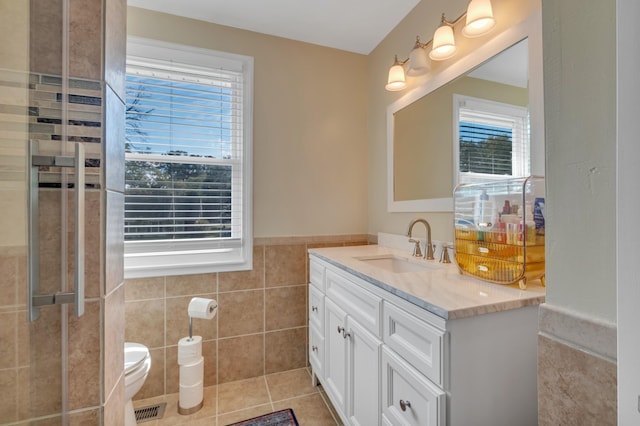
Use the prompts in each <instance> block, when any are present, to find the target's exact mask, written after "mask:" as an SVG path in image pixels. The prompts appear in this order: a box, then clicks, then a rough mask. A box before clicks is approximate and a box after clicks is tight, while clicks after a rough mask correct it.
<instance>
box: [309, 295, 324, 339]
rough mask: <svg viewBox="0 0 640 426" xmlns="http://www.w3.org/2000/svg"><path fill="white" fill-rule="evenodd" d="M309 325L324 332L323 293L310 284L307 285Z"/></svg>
mask: <svg viewBox="0 0 640 426" xmlns="http://www.w3.org/2000/svg"><path fill="white" fill-rule="evenodd" d="M309 325H313V326H315V327H316V328H317V329H318V331H319V332H320V333H322V334H324V295H323V294H322V293H321V292H320V291H318V289H316V287H314V286H312V285H310V286H309Z"/></svg>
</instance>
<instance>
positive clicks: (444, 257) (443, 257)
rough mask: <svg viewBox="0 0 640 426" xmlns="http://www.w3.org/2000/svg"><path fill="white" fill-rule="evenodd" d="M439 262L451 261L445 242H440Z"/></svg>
mask: <svg viewBox="0 0 640 426" xmlns="http://www.w3.org/2000/svg"><path fill="white" fill-rule="evenodd" d="M440 262H441V263H451V259H450V258H449V246H448V245H447V244H446V243H443V244H442V254H441V255H440Z"/></svg>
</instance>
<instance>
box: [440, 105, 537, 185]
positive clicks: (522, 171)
mask: <svg viewBox="0 0 640 426" xmlns="http://www.w3.org/2000/svg"><path fill="white" fill-rule="evenodd" d="M462 109H468V110H474V111H482V112H486V113H487V115H496V116H505V117H506V116H508V117H510V118H512V119H513V121H514V122H516V121H517V122H518V123H517V124H514V126H513V127H512V151H511V161H512V174H510V175H498V174H488V173H473V172H465V173H462V172H460V121H469V120H461V119H460V111H461V110H462ZM453 117H454V120H452V122H453V140H454V144H453V169H454V186H455V185H459V184H470V183H482V182H491V181H496V180H500V179H509V178H518V177H527V176H529V175H530V174H531V164H532V156H531V136H530V124H529V111H528V108H527V107H523V106H519V105H512V104H507V103H503V102H496V101H491V100H488V99H482V98H475V97H472V96H467V95H460V94H454V95H453ZM500 121H502V119H500ZM506 121H507V120H504V121H503V122H502V123H498V119H496V120H495V121H492V119H491V118H488V119H487V123H485V124H487V125H491V126H504V125H505V122H506ZM514 170H515V171H516V173H513V171H514Z"/></svg>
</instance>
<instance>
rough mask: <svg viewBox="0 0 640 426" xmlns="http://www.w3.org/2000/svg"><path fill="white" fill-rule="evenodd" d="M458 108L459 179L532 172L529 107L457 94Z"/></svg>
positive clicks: (466, 180)
mask: <svg viewBox="0 0 640 426" xmlns="http://www.w3.org/2000/svg"><path fill="white" fill-rule="evenodd" d="M454 109H455V111H454V117H456V118H457V119H456V120H454V121H455V126H454V128H455V133H456V135H454V136H455V140H457V141H458V146H457V148H458V149H457V158H456V159H457V170H458V177H459V178H458V180H459V183H479V182H486V181H491V180H496V179H501V178H506V177H525V176H529V174H530V170H531V160H530V155H529V130H528V127H529V126H528V122H529V120H528V112H527V109H526V108H524V107H520V106H516V105H510V104H505V103H499V102H493V101H488V100H484V99H477V98H471V97H468V96H462V95H454Z"/></svg>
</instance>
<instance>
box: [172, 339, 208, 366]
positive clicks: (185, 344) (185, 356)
mask: <svg viewBox="0 0 640 426" xmlns="http://www.w3.org/2000/svg"><path fill="white" fill-rule="evenodd" d="M201 356H202V336H193V337H192V338H189V337H183V338H182V339H180V340H179V341H178V364H179V365H188V364H193V363H194V362H197V361H198V360H199V359H200V357H201Z"/></svg>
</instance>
